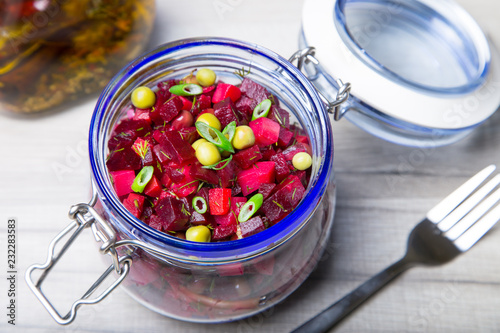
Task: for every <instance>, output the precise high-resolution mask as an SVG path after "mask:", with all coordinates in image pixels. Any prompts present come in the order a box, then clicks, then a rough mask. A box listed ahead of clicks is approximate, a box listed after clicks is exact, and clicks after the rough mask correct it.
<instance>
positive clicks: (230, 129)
mask: <svg viewBox="0 0 500 333" xmlns="http://www.w3.org/2000/svg"><path fill="white" fill-rule="evenodd" d="M235 132H236V122H235V121H232V122H230V123H229V124H227V126H226V127H224V130H223V131H222V134H224V136H225V135H226V134H227V136H228V137H229V138H227V139H228V140H229V142H231V141H233V137H234V133H235Z"/></svg>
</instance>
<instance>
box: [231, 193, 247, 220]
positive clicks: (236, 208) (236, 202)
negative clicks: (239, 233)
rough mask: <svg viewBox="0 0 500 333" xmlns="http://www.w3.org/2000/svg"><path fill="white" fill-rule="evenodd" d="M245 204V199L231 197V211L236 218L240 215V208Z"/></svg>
mask: <svg viewBox="0 0 500 333" xmlns="http://www.w3.org/2000/svg"><path fill="white" fill-rule="evenodd" d="M246 202H247V198H245V197H232V198H231V211H232V212H234V214H235V215H236V216H238V215H239V214H240V210H241V207H242V206H243V205H244V204H245V203H246Z"/></svg>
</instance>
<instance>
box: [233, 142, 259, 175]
mask: <svg viewBox="0 0 500 333" xmlns="http://www.w3.org/2000/svg"><path fill="white" fill-rule="evenodd" d="M261 159H262V154H261V153H260V149H259V146H257V145H253V146H252V147H250V148H247V149H243V150H240V151H239V152H237V153H236V154H234V155H233V160H234V161H235V162H236V164H238V166H239V167H240V168H242V169H248V168H249V167H251V166H252V165H253V164H255V163H256V162H258V161H260V160H261Z"/></svg>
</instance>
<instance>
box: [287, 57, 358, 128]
mask: <svg viewBox="0 0 500 333" xmlns="http://www.w3.org/2000/svg"><path fill="white" fill-rule="evenodd" d="M315 54H316V49H315V48H314V47H307V48H305V49H302V50H298V51H297V52H295V53H294V54H293V55H292V56H291V57H290V59H288V61H289V62H290V63H292V64H293V62H294V61H297V68H298V69H299V70H301V71H302V70H303V67H304V64H309V63H312V64H313V65H314V66H319V64H320V62H319V60H318V59H317V58H316V57H315V56H314V55H315ZM337 85H338V87H339V89H338V91H337V96H336V97H335V100H334V101H330V100H328V98H327V97H326V96H325V95H324V94H323V93H322V92H321V91H319V90H316V91H317V92H318V94H319V96H320V98H321V100H322V101H323V103H325V104H326V106H327V110H328V112H329V113H331V114H333V119H335V121H338V120H340V119H341V118H342V117H343V116H344V114H345V110H342V109H341V108H340V106H341V104H342V103H344V102H346V101H347V99H348V98H349V94H350V92H351V84H350V83H349V82H347V83H344V82H342V80H341V79H338V80H337Z"/></svg>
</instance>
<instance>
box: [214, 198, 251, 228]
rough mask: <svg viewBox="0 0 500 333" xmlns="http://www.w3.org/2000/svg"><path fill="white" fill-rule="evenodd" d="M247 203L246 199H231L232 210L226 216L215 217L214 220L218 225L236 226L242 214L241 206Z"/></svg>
mask: <svg viewBox="0 0 500 333" xmlns="http://www.w3.org/2000/svg"><path fill="white" fill-rule="evenodd" d="M245 202H247V198H245V197H233V198H231V209H230V210H229V212H228V213H227V214H225V215H215V216H214V220H215V222H216V223H217V224H218V225H225V226H227V225H234V226H236V224H237V219H238V214H239V213H240V209H241V206H243V204H245Z"/></svg>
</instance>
